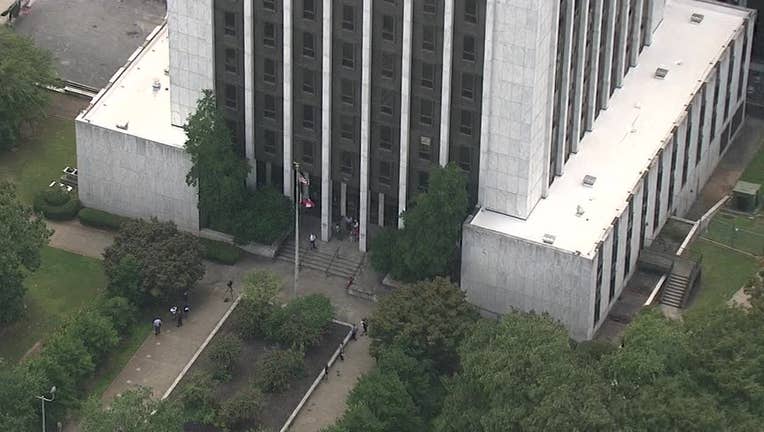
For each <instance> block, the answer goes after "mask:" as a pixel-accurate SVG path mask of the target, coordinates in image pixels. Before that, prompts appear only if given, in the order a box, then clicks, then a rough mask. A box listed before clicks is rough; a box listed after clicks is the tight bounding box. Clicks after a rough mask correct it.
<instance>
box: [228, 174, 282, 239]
mask: <svg viewBox="0 0 764 432" xmlns="http://www.w3.org/2000/svg"><path fill="white" fill-rule="evenodd" d="M293 218H294V211H293V208H292V202H291V201H290V200H289V198H287V197H285V196H284V195H283V194H282V193H281V192H279V191H277V190H276V189H274V188H272V187H264V188H262V189H258V190H257V191H255V192H254V193H252V195H250V196H249V197H248V198H247V200H246V204H245V207H244V208H243V209H242V210H241V211H240V212H237V214H236V217H235V220H232V221H229V222H228V224H227V225H229V229H228V231H229V232H230V234H233V236H234V239H235V241H236V243H238V244H247V243H250V242H257V243H262V244H272V243H273V242H274V241H276V240H277V239H278V238H279V237H281V236H282V235H284V233H286V232H288V231H289V230H291V229H292V223H293V221H294V219H293Z"/></svg>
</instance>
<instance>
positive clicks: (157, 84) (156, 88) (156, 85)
mask: <svg viewBox="0 0 764 432" xmlns="http://www.w3.org/2000/svg"><path fill="white" fill-rule="evenodd" d="M151 88H153V89H154V91H159V89H161V88H162V83H161V81H159V80H158V79H155V80H154V83H153V84H152V85H151Z"/></svg>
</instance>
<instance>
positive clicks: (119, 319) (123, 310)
mask: <svg viewBox="0 0 764 432" xmlns="http://www.w3.org/2000/svg"><path fill="white" fill-rule="evenodd" d="M99 310H101V312H102V313H103V314H104V316H105V317H107V318H108V319H109V321H111V324H112V325H113V326H114V330H116V331H117V334H119V335H120V336H124V335H125V333H126V332H127V329H128V328H130V325H131V324H132V323H133V322H135V318H136V316H137V315H138V309H137V308H136V307H135V305H133V304H132V303H131V302H130V300H128V299H126V298H124V297H109V298H106V299H104V300H102V301H101V304H100V305H99Z"/></svg>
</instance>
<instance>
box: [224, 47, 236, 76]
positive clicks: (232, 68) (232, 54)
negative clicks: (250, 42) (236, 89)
mask: <svg viewBox="0 0 764 432" xmlns="http://www.w3.org/2000/svg"><path fill="white" fill-rule="evenodd" d="M238 70H239V62H238V59H237V55H236V48H226V49H225V71H226V72H231V73H236V72H238Z"/></svg>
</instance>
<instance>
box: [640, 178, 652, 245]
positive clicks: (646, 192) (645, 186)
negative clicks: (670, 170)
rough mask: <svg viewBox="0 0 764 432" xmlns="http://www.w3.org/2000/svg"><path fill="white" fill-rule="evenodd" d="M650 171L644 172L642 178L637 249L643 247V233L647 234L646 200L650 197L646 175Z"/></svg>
mask: <svg viewBox="0 0 764 432" xmlns="http://www.w3.org/2000/svg"><path fill="white" fill-rule="evenodd" d="M649 175H650V172H649V171H648V172H646V173H645V176H644V177H643V178H642V229H641V230H640V231H639V249H640V250H642V249H643V248H644V247H645V234H647V201H648V199H649V197H650V189H648V187H649V180H648V176H649Z"/></svg>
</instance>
